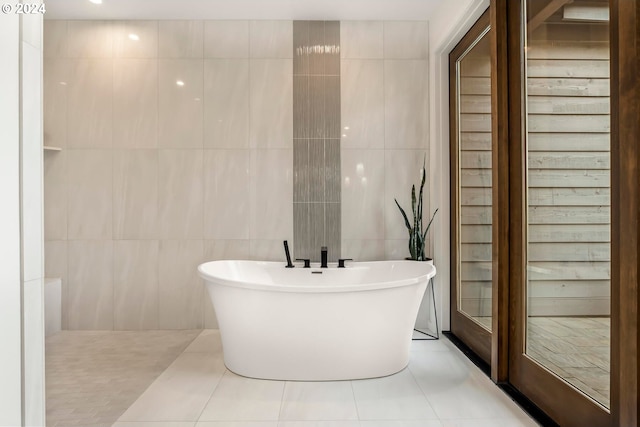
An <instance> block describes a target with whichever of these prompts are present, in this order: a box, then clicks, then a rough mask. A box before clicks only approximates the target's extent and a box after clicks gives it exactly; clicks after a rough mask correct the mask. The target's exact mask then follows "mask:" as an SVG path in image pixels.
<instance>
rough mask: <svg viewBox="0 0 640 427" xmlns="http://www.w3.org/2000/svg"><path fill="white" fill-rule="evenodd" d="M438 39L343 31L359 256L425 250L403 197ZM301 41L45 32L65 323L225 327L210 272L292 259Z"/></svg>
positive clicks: (133, 26) (55, 254) (48, 141)
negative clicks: (415, 240)
mask: <svg viewBox="0 0 640 427" xmlns="http://www.w3.org/2000/svg"><path fill="white" fill-rule="evenodd" d="M427 33H428V29H427V23H425V22H376V21H366V22H364V21H362V22H361V21H353V22H349V21H346V22H341V23H340V44H341V60H340V74H341V79H340V80H341V81H340V93H341V106H340V110H341V120H340V121H341V126H342V127H343V129H342V133H341V135H342V137H341V140H340V145H341V147H340V157H341V160H340V163H341V165H340V169H341V182H342V184H341V197H340V199H341V211H340V222H341V224H342V225H341V233H342V236H341V239H342V247H341V252H342V256H343V257H348V258H354V259H356V260H371V259H388V258H404V257H405V256H406V254H407V252H408V250H407V248H406V242H407V239H406V237H407V233H406V230H405V229H404V225H403V221H402V218H401V216H400V214H399V212H398V211H397V208H396V207H395V204H394V202H393V198H394V197H397V198H398V201H399V202H400V203H401V204H402V205H403V206H408V204H409V199H410V188H411V184H412V183H417V182H418V180H419V177H420V167H421V166H422V161H423V158H424V156H425V155H426V154H427V153H426V147H427V143H428V140H427V138H428V136H427V135H428V117H427V99H428V93H427V82H428V75H427V46H428V39H427V36H428V34H427ZM292 37H293V23H292V22H291V21H53V20H47V21H45V28H44V41H45V46H44V55H45V59H44V120H45V123H44V133H45V145H51V146H58V147H62V151H60V152H57V153H48V154H47V155H46V156H45V159H44V162H45V173H44V181H45V240H46V242H45V255H46V256H45V269H46V275H47V276H48V277H61V278H62V279H63V280H62V281H63V298H62V301H63V328H65V329H89V330H91V329H107V330H110V329H117V330H131V329H182V328H200V327H203V326H205V327H217V325H216V322H215V316H214V313H213V310H212V308H211V307H210V302H209V299H208V296H206V297H205V291H204V287H203V286H202V282H201V280H200V279H199V278H198V276H197V272H196V266H197V265H198V264H199V263H201V262H203V261H205V260H213V259H225V258H235V259H246V258H250V259H262V260H282V259H283V253H282V252H283V251H282V240H284V239H288V240H289V241H292V240H293V209H292V206H293V201H294V195H293V194H294V186H293V164H294V159H293V138H294V135H293V58H292V46H293V39H292ZM180 82H181V83H180ZM426 160H427V161H426V163H427V164H428V163H429V161H428V158H427V159H426ZM425 196H427V194H426V193H425ZM337 215H338V213H337V212H336V213H335V216H336V217H337ZM293 250H294V251H295V248H293Z"/></svg>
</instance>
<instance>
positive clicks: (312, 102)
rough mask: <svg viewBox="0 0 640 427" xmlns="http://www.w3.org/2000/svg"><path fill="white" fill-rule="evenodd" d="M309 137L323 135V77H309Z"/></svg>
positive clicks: (324, 94)
mask: <svg viewBox="0 0 640 427" xmlns="http://www.w3.org/2000/svg"><path fill="white" fill-rule="evenodd" d="M308 96H309V132H308V135H309V138H324V137H325V120H326V117H325V109H324V101H325V97H326V92H325V78H324V77H323V76H310V77H309V95H308Z"/></svg>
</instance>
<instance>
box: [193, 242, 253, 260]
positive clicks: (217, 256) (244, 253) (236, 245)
mask: <svg viewBox="0 0 640 427" xmlns="http://www.w3.org/2000/svg"><path fill="white" fill-rule="evenodd" d="M250 255H251V252H250V245H249V240H220V239H217V240H205V241H204V258H203V262H207V261H216V260H221V259H222V260H224V259H231V260H234V259H235V260H242V259H249V257H250Z"/></svg>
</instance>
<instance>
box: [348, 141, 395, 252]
mask: <svg viewBox="0 0 640 427" xmlns="http://www.w3.org/2000/svg"><path fill="white" fill-rule="evenodd" d="M384 174H385V170H384V151H383V150H343V151H342V176H343V179H342V238H343V239H349V240H353V239H357V240H362V239H374V238H376V236H379V233H380V230H383V229H384V205H385V201H384V199H383V198H382V197H381V195H383V194H384Z"/></svg>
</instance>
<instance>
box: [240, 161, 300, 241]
mask: <svg viewBox="0 0 640 427" xmlns="http://www.w3.org/2000/svg"><path fill="white" fill-rule="evenodd" d="M251 156H252V160H251V167H252V177H251V181H252V184H251V187H252V188H251V197H250V199H251V202H250V203H251V210H250V211H251V216H252V218H251V233H252V235H251V236H250V237H251V239H259V240H271V239H274V240H280V245H282V240H285V239H288V238H290V237H292V236H291V235H292V234H293V209H291V206H292V203H293V149H269V150H253V151H252V153H251ZM278 253H281V252H280V251H278Z"/></svg>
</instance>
